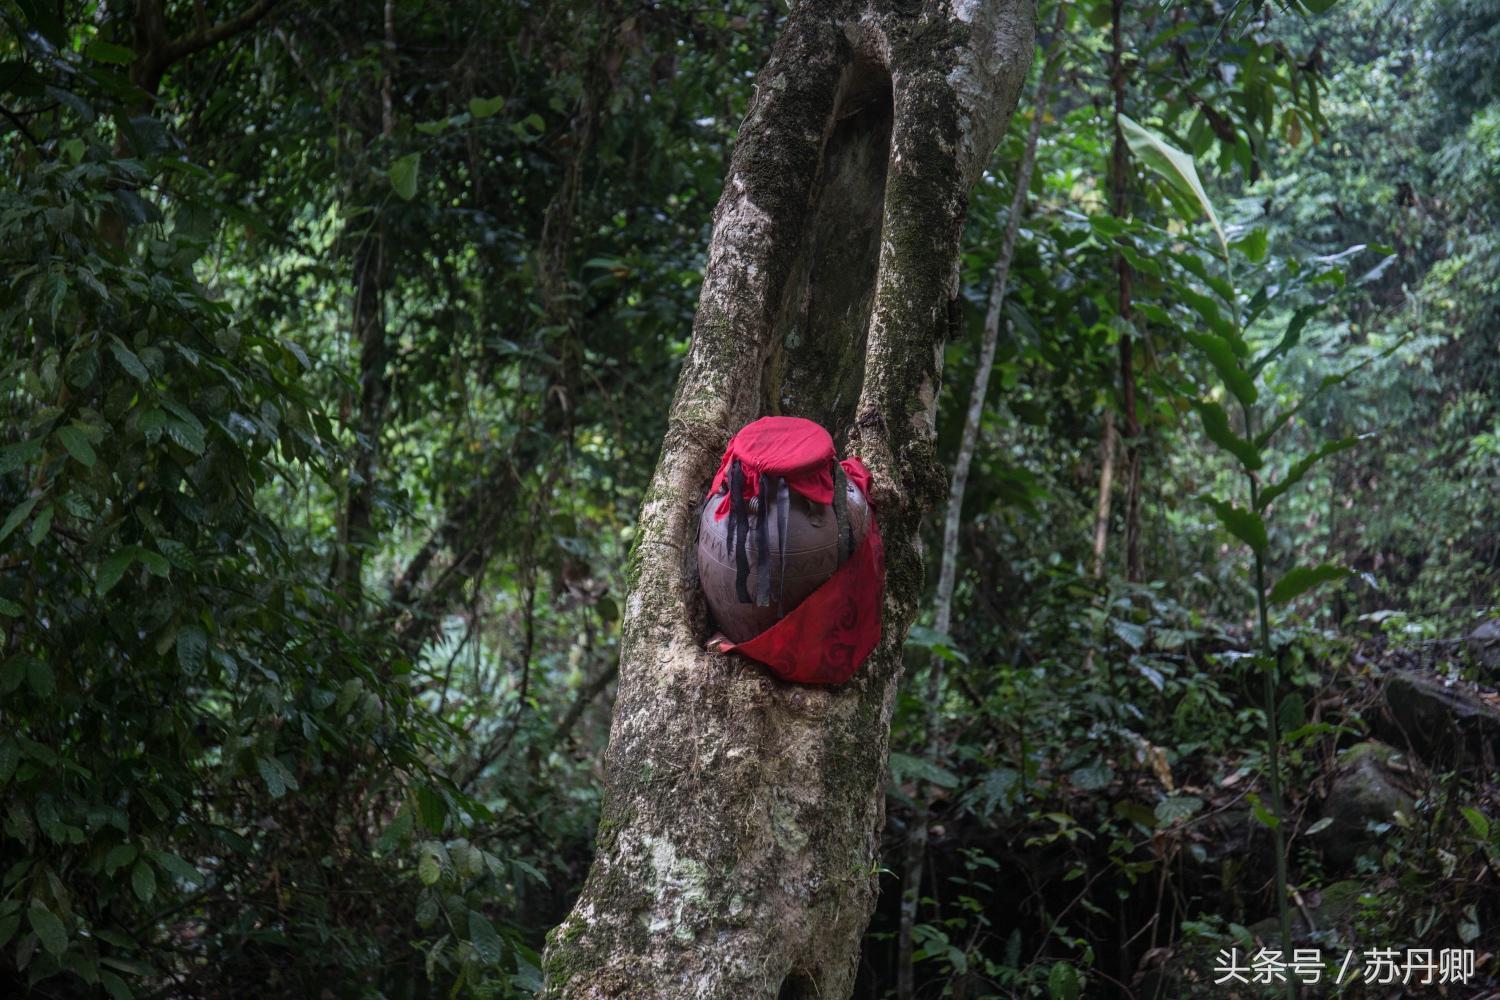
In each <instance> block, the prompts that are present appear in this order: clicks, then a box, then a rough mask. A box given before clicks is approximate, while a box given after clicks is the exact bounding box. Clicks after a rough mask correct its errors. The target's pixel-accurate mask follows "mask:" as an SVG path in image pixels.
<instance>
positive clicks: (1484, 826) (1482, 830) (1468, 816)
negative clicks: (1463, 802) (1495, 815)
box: [1459, 806, 1490, 843]
mask: <svg viewBox="0 0 1500 1000" xmlns="http://www.w3.org/2000/svg"><path fill="white" fill-rule="evenodd" d="M1459 812H1461V813H1463V814H1464V819H1465V820H1467V821H1468V824H1469V829H1470V830H1473V831H1474V836H1476V837H1478V838H1479V839H1480V840H1482V841H1484V842H1485V843H1489V839H1490V820H1489V817H1488V816H1486V815H1485V814H1484V813H1482V812H1480V811H1479V810H1478V809H1475V808H1474V807H1472V806H1464V807H1463V808H1461V809H1459Z"/></svg>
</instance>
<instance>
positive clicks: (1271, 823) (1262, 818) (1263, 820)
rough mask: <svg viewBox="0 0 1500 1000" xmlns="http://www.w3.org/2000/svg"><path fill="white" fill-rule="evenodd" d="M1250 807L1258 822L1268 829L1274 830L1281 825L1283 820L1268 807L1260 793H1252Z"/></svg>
mask: <svg viewBox="0 0 1500 1000" xmlns="http://www.w3.org/2000/svg"><path fill="white" fill-rule="evenodd" d="M1250 809H1251V811H1252V812H1253V813H1254V815H1255V819H1256V822H1258V823H1260V825H1261V826H1263V827H1265V828H1266V829H1268V830H1274V829H1276V828H1277V827H1278V826H1280V825H1281V821H1280V820H1278V819H1277V818H1276V814H1275V813H1273V812H1271V810H1269V809H1267V808H1266V805H1265V803H1264V802H1262V801H1261V800H1260V796H1259V795H1255V794H1251V796H1250Z"/></svg>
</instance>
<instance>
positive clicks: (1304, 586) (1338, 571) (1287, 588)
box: [1267, 563, 1350, 604]
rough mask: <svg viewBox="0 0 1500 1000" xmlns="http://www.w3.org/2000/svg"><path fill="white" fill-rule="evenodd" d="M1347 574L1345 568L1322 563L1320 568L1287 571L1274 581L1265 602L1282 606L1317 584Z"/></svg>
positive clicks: (1309, 567) (1299, 567) (1340, 577)
mask: <svg viewBox="0 0 1500 1000" xmlns="http://www.w3.org/2000/svg"><path fill="white" fill-rule="evenodd" d="M1349 573H1350V571H1349V570H1348V569H1347V568H1346V567H1343V566H1334V565H1333V564H1331V563H1324V564H1323V565H1321V566H1298V567H1297V568H1296V569H1292V570H1288V571H1287V573H1286V575H1285V576H1283V577H1282V578H1281V579H1280V580H1277V581H1276V585H1275V586H1274V587H1272V588H1271V594H1270V596H1269V597H1268V598H1267V600H1269V601H1270V602H1271V603H1272V604H1284V603H1286V602H1287V601H1290V600H1291V599H1292V598H1294V597H1296V596H1297V595H1299V594H1303V593H1306V592H1307V591H1309V590H1311V589H1312V588H1314V587H1316V586H1318V585H1319V584H1322V583H1327V582H1328V581H1330V580H1342V579H1343V578H1344V577H1346V576H1348V575H1349Z"/></svg>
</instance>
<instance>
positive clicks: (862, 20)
mask: <svg viewBox="0 0 1500 1000" xmlns="http://www.w3.org/2000/svg"><path fill="white" fill-rule="evenodd" d="M1034 15H1035V11H1034V5H1033V0H991V2H984V3H981V2H978V0H948V2H943V3H937V2H916V0H867V2H863V3H861V2H853V0H802V2H800V3H798V4H797V5H796V7H795V9H794V10H793V13H792V14H791V16H790V18H789V20H788V22H787V25H786V28H785V30H784V32H783V34H782V36H781V38H780V39H779V40H778V42H777V44H776V46H775V48H774V50H773V52H772V55H771V58H770V59H769V61H768V62H767V64H766V66H765V67H764V69H763V70H762V71H761V74H760V76H759V78H758V81H757V85H756V94H755V98H754V100H753V101H752V103H751V106H750V110H749V113H748V115H747V117H746V119H745V122H744V124H743V125H742V127H741V130H740V134H739V139H738V142H737V145H736V147H735V151H734V156H733V159H732V161H731V164H730V169H729V176H728V179H727V181H726V183H725V187H724V193H723V195H722V197H721V198H720V201H719V205H718V208H717V210H716V213H715V221H714V231H713V237H712V242H711V245H710V247H709V255H708V265H707V268H706V271H705V274H704V283H703V290H702V293H701V296H700V299H699V305H698V314H697V317H696V320H695V323H694V330H693V343H692V347H691V349H690V351H689V353H688V357H687V359H686V361H685V363H684V366H683V371H682V374H681V377H680V380H679V382H678V386H677V393H676V396H675V398H674V400H673V403H672V411H671V415H670V420H669V424H668V429H667V433H666V437H665V440H664V442H663V446H662V453H661V457H660V459H659V461H658V464H657V468H656V472H655V475H654V478H653V480H652V484H651V487H650V490H649V491H648V494H647V497H646V501H645V503H644V505H643V507H642V510H641V517H640V524H639V530H638V535H637V543H636V550H635V552H634V554H633V557H632V560H633V561H632V566H631V574H632V582H631V591H630V595H629V598H628V600H627V602H626V614H625V620H624V625H623V634H622V640H621V659H620V679H619V693H618V696H617V700H616V704H615V713H614V720H613V723H612V727H611V731H610V743H609V749H608V751H607V758H606V778H605V798H604V806H603V811H602V815H601V818H600V823H599V831H598V835H597V856H596V858H595V861H594V865H593V868H592V870H591V871H590V873H589V877H588V880H587V883H586V884H585V886H584V889H583V892H582V894H581V896H580V897H579V899H578V902H577V904H576V905H575V906H574V909H573V911H572V913H571V914H569V916H568V917H567V919H566V920H565V921H564V922H563V923H562V924H561V925H560V926H559V927H558V928H556V929H555V930H554V931H553V932H552V934H551V935H549V939H548V947H547V954H546V959H545V963H544V965H545V969H544V972H545V978H546V990H545V995H547V996H551V997H632V998H635V997H692V998H695V1000H698V998H718V997H723V998H733V1000H742V998H754V997H778V996H781V997H804V996H805V997H820V998H833V997H840V996H847V995H848V994H849V992H850V990H851V989H852V986H853V982H854V975H855V967H856V962H857V959H858V954H859V941H860V937H861V936H862V934H863V932H864V928H865V926H866V924H867V923H868V921H869V917H870V914H871V912H872V910H873V907H874V904H875V897H876V890H877V871H878V867H879V848H880V844H879V838H880V829H881V826H882V823H883V809H884V786H885V770H886V755H887V740H888V736H889V729H890V716H891V708H892V704H893V701H894V697H895V693H896V686H897V684H898V682H899V679H900V675H901V649H902V644H903V641H904V639H905V636H906V632H907V629H908V628H909V627H910V625H911V622H912V620H913V618H914V617H915V616H916V614H917V610H918V606H919V602H920V598H921V590H922V557H921V548H920V539H919V532H918V528H919V526H920V520H921V518H922V516H923V515H924V513H925V512H926V511H927V510H929V509H930V508H931V506H932V505H933V504H934V503H935V502H936V500H937V499H938V498H940V497H941V496H942V495H943V493H944V492H945V489H944V476H943V470H942V468H941V467H940V465H939V464H938V463H937V462H936V459H935V454H934V445H933V438H934V420H935V405H936V399H937V389H938V378H939V375H940V367H941V361H942V347H943V343H944V341H945V340H946V339H947V337H948V336H949V335H950V333H951V332H952V328H953V326H954V324H955V323H956V322H957V320H958V316H959V310H958V298H957V295H958V269H957V261H958V251H959V244H960V238H961V235H962V230H963V222H964V216H965V212H966V207H967V194H968V191H969V189H970V187H971V186H972V185H973V183H974V181H975V180H976V179H977V178H978V176H979V174H980V172H981V171H982V169H983V168H984V165H985V161H986V160H987V159H988V157H989V155H990V153H991V152H992V151H993V148H994V146H995V144H996V142H997V141H998V140H999V137H1000V136H1001V134H1002V133H1003V131H1004V129H1005V127H1006V125H1007V123H1008V121H1009V118H1010V115H1011V113H1012V111H1013V110H1014V107H1015V103H1016V98H1017V95H1018V93H1019V91H1020V87H1021V84H1022V81H1023V79H1024V77H1025V73H1026V70H1027V68H1028V65H1029V63H1030V60H1031V55H1032V31H1033V21H1034ZM765 413H786V414H792V415H797V416H806V417H810V418H812V419H815V420H818V421H820V422H822V423H823V424H824V425H825V426H827V427H829V429H830V430H832V431H833V432H834V435H835V439H836V440H840V441H841V443H843V445H844V453H845V454H857V455H859V456H860V457H861V458H863V459H864V460H865V462H866V464H868V465H869V466H870V468H871V470H872V471H873V473H874V484H873V486H872V490H871V492H872V500H873V501H874V503H875V507H876V511H877V514H878V516H879V519H880V525H881V531H882V533H883V535H884V537H885V545H886V560H887V567H888V579H887V586H886V595H885V607H884V614H883V622H882V625H883V638H882V641H881V644H880V646H879V647H878V648H877V649H876V651H875V653H874V654H873V655H872V656H871V658H870V660H869V661H868V662H867V663H866V664H865V665H864V666H863V667H862V668H861V669H860V672H859V673H858V674H857V675H856V677H855V678H854V679H853V680H852V681H850V682H849V683H848V684H846V685H843V686H841V687H839V688H836V689H827V688H816V687H805V686H799V685H790V684H783V683H781V682H779V681H777V680H775V679H774V678H772V677H771V676H770V675H769V674H768V673H767V672H766V671H765V670H764V669H762V668H760V667H758V666H756V665H754V664H751V663H748V662H746V661H744V660H742V659H740V658H738V657H733V656H729V657H726V656H721V655H716V654H710V653H707V652H705V651H704V649H703V640H704V638H706V636H707V634H708V631H709V624H708V620H707V616H706V612H705V609H704V607H703V603H702V600H701V596H700V595H699V592H698V589H697V586H696V580H695V579H694V567H693V560H692V554H693V551H694V545H693V537H692V532H693V528H694V524H695V520H696V518H695V511H696V506H697V504H698V503H699V502H700V501H701V500H702V497H703V493H704V491H705V489H706V487H707V483H708V479H709V477H710V475H711V474H712V472H713V470H714V469H715V467H716V465H717V461H718V457H719V454H720V452H721V451H722V449H723V447H724V445H725V443H726V442H727V441H728V439H729V437H730V435H732V434H733V433H734V431H735V430H737V429H738V428H739V427H740V426H741V425H743V424H744V423H746V422H747V421H749V420H752V419H754V418H755V417H757V416H761V415H764V414H765Z"/></svg>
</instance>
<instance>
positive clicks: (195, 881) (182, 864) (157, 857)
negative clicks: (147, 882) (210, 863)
mask: <svg viewBox="0 0 1500 1000" xmlns="http://www.w3.org/2000/svg"><path fill="white" fill-rule="evenodd" d="M151 860H152V861H155V862H156V865H157V867H158V868H160V869H161V870H162V871H164V872H166V873H167V874H169V875H172V876H174V877H175V878H180V879H182V880H183V881H184V882H188V883H191V884H192V885H197V886H201V885H203V884H204V883H205V882H207V881H208V879H207V878H205V877H204V875H203V873H202V872H200V871H199V870H198V869H197V868H195V867H194V866H193V865H191V864H189V863H188V862H186V861H184V860H183V859H182V858H179V857H178V856H177V855H175V854H170V853H168V852H166V851H152V852H151Z"/></svg>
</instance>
